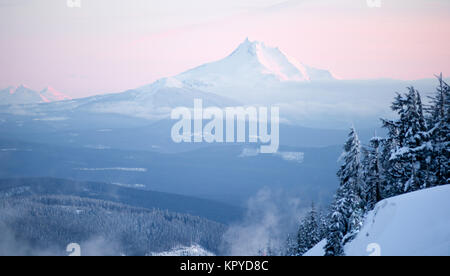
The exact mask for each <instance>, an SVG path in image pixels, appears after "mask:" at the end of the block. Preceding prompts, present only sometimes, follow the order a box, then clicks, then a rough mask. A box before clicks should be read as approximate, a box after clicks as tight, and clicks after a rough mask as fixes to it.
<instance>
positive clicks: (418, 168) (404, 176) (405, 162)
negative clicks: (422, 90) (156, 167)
mask: <svg viewBox="0 0 450 276" xmlns="http://www.w3.org/2000/svg"><path fill="white" fill-rule="evenodd" d="M391 108H392V110H393V111H395V112H397V114H398V115H399V119H398V120H396V121H388V120H384V121H383V127H385V128H386V129H387V130H388V141H390V142H391V145H393V146H394V148H393V149H392V152H391V155H390V158H389V162H388V163H389V164H388V165H387V167H388V174H389V176H390V181H392V182H391V184H390V185H394V186H395V188H394V189H393V190H398V191H399V192H400V193H404V192H411V191H415V190H418V189H420V188H424V187H428V186H429V183H428V181H427V178H428V177H427V175H428V171H429V163H428V162H429V158H428V156H429V155H430V151H431V147H430V144H429V143H428V141H427V139H428V138H427V137H428V135H427V125H426V122H425V117H424V114H423V107H422V101H421V98H420V94H419V92H417V90H415V89H414V88H413V87H410V88H409V92H408V93H406V94H405V95H404V96H403V95H400V94H397V97H396V98H395V100H394V102H393V104H392V107H391ZM394 195H395V194H394Z"/></svg>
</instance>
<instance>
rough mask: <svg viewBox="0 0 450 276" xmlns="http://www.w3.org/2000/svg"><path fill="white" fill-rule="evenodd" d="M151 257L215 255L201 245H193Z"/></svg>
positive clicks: (154, 254) (152, 254) (153, 254)
mask: <svg viewBox="0 0 450 276" xmlns="http://www.w3.org/2000/svg"><path fill="white" fill-rule="evenodd" d="M149 256H168V257H170V256H172V257H174V256H175V257H176V256H185V257H202V256H206V257H209V256H214V254H213V253H211V252H209V251H208V250H206V249H204V248H203V247H201V246H200V245H192V246H190V247H177V248H174V249H172V250H170V251H166V252H159V253H151V254H149Z"/></svg>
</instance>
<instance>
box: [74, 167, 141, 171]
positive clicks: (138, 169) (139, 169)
mask: <svg viewBox="0 0 450 276" xmlns="http://www.w3.org/2000/svg"><path fill="white" fill-rule="evenodd" d="M74 170H77V171H93V172H95V171H125V172H147V169H146V168H121V167H115V168H76V169H74Z"/></svg>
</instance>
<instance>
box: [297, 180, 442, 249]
mask: <svg viewBox="0 0 450 276" xmlns="http://www.w3.org/2000/svg"><path fill="white" fill-rule="evenodd" d="M449 210H450V185H445V186H440V187H435V188H430V189H426V190H421V191H417V192H413V193H408V194H405V195H401V196H397V197H393V198H389V199H385V200H383V201H381V202H379V203H378V204H377V205H376V207H375V209H374V210H373V211H371V212H370V213H369V214H368V215H367V217H366V219H365V222H364V226H363V228H362V229H361V231H360V232H359V234H358V235H357V236H356V238H355V239H354V240H353V241H351V242H350V243H349V244H347V245H346V246H345V253H346V255H347V256H369V255H381V256H450V211H449ZM324 245H325V241H322V242H320V243H319V244H318V245H316V246H315V247H314V248H312V249H311V250H310V251H308V252H307V253H306V254H305V256H323V255H324V250H323V247H324Z"/></svg>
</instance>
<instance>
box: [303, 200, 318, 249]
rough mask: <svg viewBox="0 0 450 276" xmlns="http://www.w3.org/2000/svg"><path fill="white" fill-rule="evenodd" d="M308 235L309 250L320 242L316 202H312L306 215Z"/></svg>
mask: <svg viewBox="0 0 450 276" xmlns="http://www.w3.org/2000/svg"><path fill="white" fill-rule="evenodd" d="M305 228H306V237H307V239H306V240H307V247H308V250H309V249H311V248H313V247H314V246H315V245H316V244H318V243H319V242H320V232H319V230H320V229H319V221H318V213H317V211H316V207H315V206H314V203H312V204H311V210H310V211H309V213H308V216H307V217H306V223H305Z"/></svg>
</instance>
